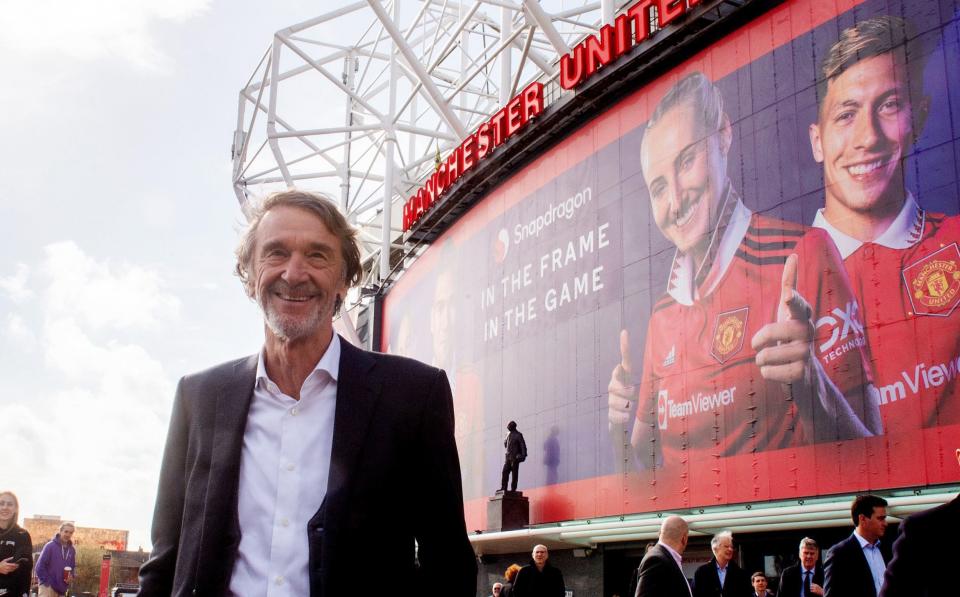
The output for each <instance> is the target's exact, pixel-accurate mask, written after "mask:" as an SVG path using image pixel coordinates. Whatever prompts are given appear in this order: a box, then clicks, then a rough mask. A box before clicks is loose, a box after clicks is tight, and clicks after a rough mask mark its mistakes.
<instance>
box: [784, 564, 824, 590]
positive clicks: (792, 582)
mask: <svg viewBox="0 0 960 597" xmlns="http://www.w3.org/2000/svg"><path fill="white" fill-rule="evenodd" d="M813 583H814V584H818V585H820V586H821V587H822V586H823V568H822V567H821V566H820V562H817V565H816V566H814V567H813ZM777 595H778V596H779V597H803V574H802V573H801V571H800V563H799V562H798V563H796V564H794V565H793V566H787V567H786V568H784V569H783V574H781V575H780V587H779V588H778V589H777Z"/></svg>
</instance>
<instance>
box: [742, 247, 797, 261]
mask: <svg viewBox="0 0 960 597" xmlns="http://www.w3.org/2000/svg"><path fill="white" fill-rule="evenodd" d="M736 257H739V258H740V259H743V260H744V261H746V262H747V263H750V264H752V265H783V264H784V263H786V262H787V256H786V255H772V256H770V257H757V256H756V255H751V254H750V253H747V252H746V251H744V250H743V249H737V254H736Z"/></svg>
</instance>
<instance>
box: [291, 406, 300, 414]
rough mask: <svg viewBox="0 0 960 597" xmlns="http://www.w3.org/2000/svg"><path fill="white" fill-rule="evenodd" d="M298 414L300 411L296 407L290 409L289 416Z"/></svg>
mask: <svg viewBox="0 0 960 597" xmlns="http://www.w3.org/2000/svg"><path fill="white" fill-rule="evenodd" d="M298 412H300V410H299V409H298V408H297V407H296V406H294V407H293V408H291V409H290V414H291V415H293V416H297V413H298Z"/></svg>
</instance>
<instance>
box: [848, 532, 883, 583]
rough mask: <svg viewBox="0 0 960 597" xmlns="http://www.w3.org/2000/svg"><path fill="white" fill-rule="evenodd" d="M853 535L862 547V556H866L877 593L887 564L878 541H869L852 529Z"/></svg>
mask: <svg viewBox="0 0 960 597" xmlns="http://www.w3.org/2000/svg"><path fill="white" fill-rule="evenodd" d="M853 536H854V537H856V538H857V541H858V542H859V543H860V547H861V549H863V557H865V558H867V565H869V566H870V573H871V574H872V575H873V585H874V586H875V587H876V589H877V595H879V594H880V587H882V586H883V573H884V572H885V571H886V569H887V565H886V564H885V563H884V561H883V554H881V553H880V541H879V540H878V541H876V542H875V543H870V542H868V541H867V540H866V539H864V538H863V537H861V536H860V533H858V532H857V531H853Z"/></svg>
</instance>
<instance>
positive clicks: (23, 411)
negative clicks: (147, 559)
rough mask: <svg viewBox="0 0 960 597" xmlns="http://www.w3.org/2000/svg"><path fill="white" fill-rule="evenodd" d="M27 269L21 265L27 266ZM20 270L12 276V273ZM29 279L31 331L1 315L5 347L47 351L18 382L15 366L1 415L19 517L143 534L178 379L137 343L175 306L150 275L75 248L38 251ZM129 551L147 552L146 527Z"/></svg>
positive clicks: (65, 245)
mask: <svg viewBox="0 0 960 597" xmlns="http://www.w3.org/2000/svg"><path fill="white" fill-rule="evenodd" d="M28 269H29V268H28ZM21 271H23V270H18V274H19V273H20V272H21ZM33 271H34V274H33V276H32V278H31V279H32V280H33V281H34V282H35V284H34V292H35V294H36V296H37V297H38V299H39V300H36V301H32V302H31V303H29V304H27V305H25V306H24V307H23V308H24V309H27V308H30V309H34V310H35V311H37V312H31V314H32V315H33V317H32V318H31V321H32V320H37V321H39V322H41V323H40V324H38V327H39V329H38V330H31V329H30V327H29V324H28V322H27V321H26V320H25V319H24V318H23V317H22V316H21V315H20V314H15V313H11V314H9V315H8V316H7V318H6V329H7V338H6V341H7V343H10V342H12V341H15V339H16V338H17V337H21V338H30V339H32V341H33V342H34V345H35V346H39V347H40V348H41V349H42V351H43V358H42V359H36V360H35V367H34V368H33V369H32V370H31V371H30V372H29V373H28V374H26V375H20V374H19V372H17V371H14V370H11V371H10V372H9V373H8V374H7V376H8V377H9V379H8V382H9V384H10V386H11V387H8V388H6V389H7V391H5V392H4V393H3V394H0V420H3V421H16V425H14V426H13V427H14V428H15V429H13V430H12V431H11V433H12V435H11V437H9V438H8V439H9V440H10V441H11V445H16V446H20V447H19V448H18V449H17V455H18V456H17V458H15V459H13V460H14V461H15V462H11V463H8V464H7V465H5V466H4V475H3V476H4V478H5V479H6V481H5V483H7V484H9V485H12V486H14V488H15V489H14V490H15V491H17V492H18V494H19V496H20V498H21V503H22V504H23V514H34V513H49V514H60V515H61V516H63V517H64V518H68V519H76V520H78V521H82V524H83V525H85V526H103V527H109V528H125V529H131V530H134V531H141V530H142V529H145V528H146V527H147V525H148V523H149V520H150V516H151V512H152V509H153V501H154V495H155V493H154V492H155V491H156V479H157V475H158V472H159V463H160V455H161V453H162V451H163V441H164V437H165V432H166V427H167V419H168V418H169V412H170V405H171V402H172V398H173V392H174V380H173V379H172V378H171V377H169V376H168V375H167V373H166V371H165V368H164V366H163V364H162V362H161V361H160V360H159V359H158V358H156V357H155V356H154V355H152V354H151V353H150V351H149V350H148V349H147V348H146V345H141V344H139V342H143V338H150V337H151V332H156V333H155V334H153V337H155V338H158V339H159V338H160V337H161V334H162V333H163V331H164V330H166V329H169V327H170V326H171V325H174V324H176V323H177V322H178V318H179V305H180V301H179V299H178V298H177V297H176V296H174V295H173V294H171V293H170V292H169V291H167V290H166V289H165V287H166V283H165V281H164V279H163V277H162V276H161V274H160V273H159V272H157V271H153V270H151V269H148V268H145V267H142V266H138V265H133V264H129V263H119V264H117V263H113V262H110V261H107V260H102V261H101V260H97V259H95V258H93V257H91V256H89V255H87V254H86V253H85V252H84V251H83V250H82V249H81V248H80V247H79V246H78V245H77V244H76V243H74V242H70V241H67V242H60V243H55V244H51V245H48V246H46V247H45V248H44V258H43V261H42V263H41V264H40V265H39V266H38V267H36V268H35V269H34V270H33ZM131 540H132V542H133V544H132V547H133V548H136V547H137V546H138V545H141V544H142V545H144V546H147V538H146V536H144V535H143V534H142V532H137V533H135V534H134V536H133V537H131Z"/></svg>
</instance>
